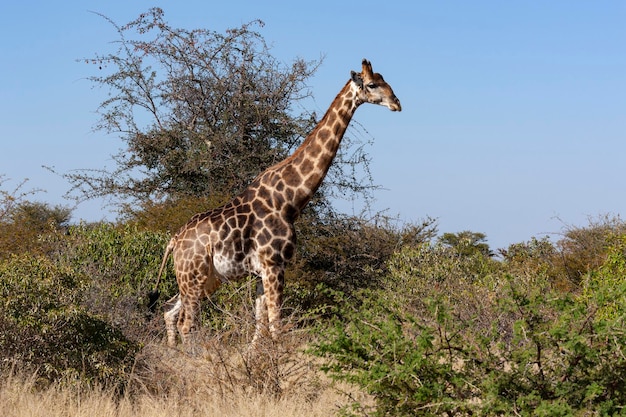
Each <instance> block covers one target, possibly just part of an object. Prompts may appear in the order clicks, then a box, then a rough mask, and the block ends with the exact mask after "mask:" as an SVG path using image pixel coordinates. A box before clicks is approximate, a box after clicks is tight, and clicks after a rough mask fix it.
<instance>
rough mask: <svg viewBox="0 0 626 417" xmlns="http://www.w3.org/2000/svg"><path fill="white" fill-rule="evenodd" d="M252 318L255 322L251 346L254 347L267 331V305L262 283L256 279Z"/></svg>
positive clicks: (259, 279)
mask: <svg viewBox="0 0 626 417" xmlns="http://www.w3.org/2000/svg"><path fill="white" fill-rule="evenodd" d="M254 317H255V320H256V327H255V330H254V337H253V338H252V345H256V343H257V342H258V341H259V338H260V337H261V336H262V335H263V334H264V333H267V331H268V323H269V320H268V317H267V303H266V299H265V292H264V290H263V281H262V280H261V278H258V280H257V283H256V299H255V300H254Z"/></svg>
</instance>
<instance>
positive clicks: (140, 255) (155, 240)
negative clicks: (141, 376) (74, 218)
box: [61, 223, 176, 338]
mask: <svg viewBox="0 0 626 417" xmlns="http://www.w3.org/2000/svg"><path fill="white" fill-rule="evenodd" d="M63 239H64V241H65V242H66V243H67V244H68V245H69V246H68V248H67V250H66V252H65V254H64V259H62V260H61V261H62V262H64V263H67V264H68V265H69V266H70V267H71V268H72V269H73V270H74V271H76V273H77V274H79V275H81V276H84V277H86V279H88V280H89V286H88V288H86V290H85V292H84V297H83V301H82V302H83V304H84V305H85V306H87V308H88V309H89V310H90V311H92V312H94V313H97V314H98V315H101V316H103V317H106V318H107V319H108V320H109V321H110V322H112V323H116V324H117V325H118V326H121V328H123V329H124V331H125V332H126V334H127V335H128V336H129V337H133V338H140V335H141V334H143V333H144V331H145V324H144V322H145V316H146V314H147V305H148V299H147V294H148V292H149V291H151V290H152V289H153V285H154V284H155V282H156V274H157V272H158V270H159V266H160V264H161V259H162V257H163V252H164V251H165V246H166V245H167V242H168V240H169V235H167V234H165V233H157V232H151V231H145V230H139V229H138V228H137V227H136V226H133V225H125V226H115V225H112V224H108V223H101V224H96V225H92V226H87V225H80V226H75V227H72V228H70V229H69V230H68V235H67V236H65V237H64V238H63ZM169 277H170V278H169V279H165V280H162V287H161V288H160V290H161V291H162V292H164V293H171V294H174V293H176V280H175V278H174V273H173V271H172V270H171V269H169Z"/></svg>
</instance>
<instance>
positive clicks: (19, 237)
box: [0, 201, 72, 259]
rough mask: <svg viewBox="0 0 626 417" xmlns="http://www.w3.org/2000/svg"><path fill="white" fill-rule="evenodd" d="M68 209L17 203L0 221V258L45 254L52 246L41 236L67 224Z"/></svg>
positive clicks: (34, 203)
mask: <svg viewBox="0 0 626 417" xmlns="http://www.w3.org/2000/svg"><path fill="white" fill-rule="evenodd" d="M71 216H72V210H71V209H70V208H67V207H64V206H54V207H52V206H50V205H49V204H47V203H41V202H32V201H21V202H19V203H18V204H16V205H14V206H12V207H11V208H10V209H9V210H8V211H7V213H6V215H5V216H4V218H2V219H0V259H1V258H5V257H8V256H9V255H11V254H16V253H20V254H21V253H25V252H28V253H31V254H35V253H39V254H42V253H49V252H50V251H51V250H54V245H53V244H51V243H50V242H48V241H47V240H46V239H42V237H43V236H44V235H46V234H49V233H53V232H58V231H60V230H63V229H65V228H66V227H67V226H68V225H69V221H70V218H71Z"/></svg>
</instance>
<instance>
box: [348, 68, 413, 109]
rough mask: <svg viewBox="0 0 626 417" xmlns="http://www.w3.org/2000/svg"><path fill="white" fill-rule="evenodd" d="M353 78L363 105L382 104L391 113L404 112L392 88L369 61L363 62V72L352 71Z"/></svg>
mask: <svg viewBox="0 0 626 417" xmlns="http://www.w3.org/2000/svg"><path fill="white" fill-rule="evenodd" d="M351 78H352V82H353V83H354V85H355V86H356V88H357V94H358V96H359V99H360V100H361V101H362V102H363V103H372V104H380V105H381V106H385V107H387V108H388V109H389V110H391V111H401V110H402V106H401V105H400V100H398V97H396V95H395V94H394V93H393V90H392V89H391V86H390V85H389V84H387V83H386V82H385V80H384V79H383V76H382V75H380V74H379V73H377V72H374V71H372V64H371V63H370V62H369V61H368V60H367V59H364V60H363V70H362V71H361V72H360V73H358V72H354V71H352V73H351Z"/></svg>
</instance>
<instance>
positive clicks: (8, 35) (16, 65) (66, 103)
mask: <svg viewBox="0 0 626 417" xmlns="http://www.w3.org/2000/svg"><path fill="white" fill-rule="evenodd" d="M395 3H398V4H399V3H402V5H394V4H395ZM283 4H286V3H285V2H269V1H268V2H260V1H254V2H253V1H235V0H232V1H229V2H221V3H217V2H215V1H177V2H174V1H161V2H154V3H150V2H143V1H142V2H132V3H131V2H128V1H118V0H112V1H108V2H97V1H65V2H43V1H41V2H3V4H2V5H0V35H1V36H0V51H1V52H2V65H0V97H1V100H0V129H1V130H0V132H1V133H0V135H2V139H1V143H2V151H1V152H0V174H4V175H5V176H6V177H8V178H10V179H11V181H9V182H7V183H5V184H4V185H3V188H5V189H8V188H11V186H12V185H15V184H17V182H19V181H21V180H22V179H24V178H28V179H29V182H28V187H30V188H43V189H45V190H46V193H42V194H38V195H37V196H36V197H35V198H36V199H38V200H42V201H47V202H50V203H51V204H64V205H70V204H71V202H69V201H66V200H64V199H63V194H64V193H65V192H66V191H67V190H68V189H69V184H68V183H66V182H65V181H64V180H63V179H62V178H59V177H58V176H55V175H53V174H51V173H50V172H49V171H47V170H45V169H44V168H42V166H43V165H47V166H53V167H54V168H55V169H56V170H57V171H59V172H67V171H70V170H73V169H81V168H93V169H99V168H104V167H107V168H112V167H113V163H112V161H111V157H110V156H111V155H112V154H114V153H116V152H117V151H118V149H120V148H121V147H122V146H123V143H122V142H121V141H119V140H118V138H116V137H107V136H104V135H103V134H102V133H98V132H95V133H94V132H92V127H93V126H94V124H95V122H96V121H97V115H96V114H95V110H96V108H97V106H98V104H99V103H100V102H101V101H102V100H103V98H104V97H105V94H106V92H105V91H102V90H98V89H93V88H92V85H91V84H90V82H89V81H87V80H86V79H85V78H86V77H88V76H90V75H93V74H94V67H92V66H89V65H86V64H82V63H79V62H77V61H76V60H77V59H79V58H84V57H92V56H93V55H95V54H96V53H104V52H108V51H112V45H111V44H110V42H111V41H114V40H115V39H116V32H115V30H114V29H113V28H112V27H111V26H110V25H109V24H108V23H107V22H105V21H104V20H103V19H102V18H101V17H99V16H97V15H95V14H93V13H90V12H89V11H96V12H99V13H102V14H104V15H106V16H108V17H110V18H111V19H112V20H114V21H115V22H117V23H119V24H123V23H126V22H128V21H130V20H132V19H134V18H135V17H137V16H138V15H139V13H141V12H144V11H146V10H147V9H148V8H149V7H152V6H158V7H161V8H163V10H164V11H165V17H166V19H167V20H168V21H169V23H170V24H171V25H172V26H174V27H185V28H189V29H191V28H197V27H205V28H209V29H213V30H218V31H222V30H224V29H226V28H229V27H236V26H239V25H241V24H242V23H245V22H248V21H250V20H253V19H257V18H258V19H261V20H263V21H264V22H265V27H264V28H263V29H262V30H261V34H262V35H263V36H264V38H265V39H266V41H267V42H268V43H269V44H270V45H272V52H273V54H274V56H275V57H277V58H278V59H280V60H282V61H284V62H285V63H289V62H291V61H292V60H293V59H294V58H295V57H302V58H305V59H319V58H320V56H324V57H325V58H324V61H323V65H322V67H321V68H320V69H319V71H318V72H317V73H316V74H315V75H314V77H313V78H311V79H310V80H309V85H310V87H311V89H312V91H313V93H314V95H315V101H312V102H310V107H309V108H308V110H311V111H316V112H317V113H318V114H321V113H323V112H324V111H325V110H326V108H327V106H328V104H329V103H330V102H331V101H332V99H333V98H334V96H335V94H336V93H337V92H338V91H339V89H340V88H341V87H342V86H343V84H344V83H345V81H346V80H347V77H348V75H349V71H350V70H352V69H354V70H359V69H360V62H361V59H362V58H368V59H369V60H371V62H372V64H373V67H374V70H375V71H377V72H380V73H382V74H383V75H384V76H385V79H386V80H387V81H388V82H389V83H390V84H391V85H392V86H393V88H394V91H395V92H396V94H397V96H398V97H399V98H400V100H401V101H402V106H403V111H402V112H401V113H392V112H389V111H388V110H386V109H384V108H380V107H377V106H362V107H361V108H360V109H359V110H358V111H357V114H356V117H355V119H356V120H357V121H358V122H359V123H360V124H361V125H363V127H364V128H365V129H366V130H367V131H368V132H369V134H371V136H372V137H373V142H372V144H371V145H369V146H368V147H367V148H366V151H367V152H368V153H369V154H370V155H371V156H372V171H373V175H374V180H375V182H376V183H377V184H379V185H381V186H382V187H383V188H384V189H383V190H381V191H379V192H377V194H376V197H377V201H376V202H375V208H376V209H379V210H382V209H388V211H387V214H389V215H392V216H398V217H399V218H400V219H401V220H404V221H419V220H420V219H422V218H425V217H426V216H431V217H435V218H437V219H438V223H439V230H440V232H442V233H443V232H459V231H462V230H471V231H474V232H482V233H485V234H486V235H487V238H488V243H489V244H490V245H491V247H492V248H494V249H495V248H500V247H506V246H508V245H509V244H511V243H517V242H522V241H527V240H529V239H530V238H531V237H533V236H536V237H542V236H544V235H546V234H548V235H553V236H554V237H555V238H558V234H559V233H560V232H562V231H563V227H564V226H566V225H574V226H584V225H586V224H587V222H588V218H590V217H591V218H595V217H597V216H600V215H604V214H609V215H620V214H621V215H623V213H624V212H625V211H626V192H625V188H626V186H625V181H624V179H625V178H626V164H625V163H624V161H625V159H626V2H623V1H593V2H592V1H575V0H567V1H565V0H564V1H558V0H555V1H550V2H540V1H506V2H504V1H471V2H469V1H438V2H435V1H429V2H425V1H419V0H418V1H411V2H406V1H405V2H380V1H376V2H373V1H372V2H370V1H359V2H350V1H346V2H337V1H326V0H322V1H317V2H315V3H306V5H305V6H303V7H301V6H295V9H293V6H292V7H289V8H286V7H285V6H283ZM294 4H295V3H294ZM341 204H342V206H344V207H345V208H346V209H350V207H351V203H349V202H348V203H341ZM103 218H108V219H112V217H111V215H107V214H106V211H103V209H102V202H88V203H83V204H81V205H79V206H78V207H77V208H76V209H75V211H74V220H75V221H78V220H80V219H84V220H87V221H92V220H101V219H103Z"/></svg>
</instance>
